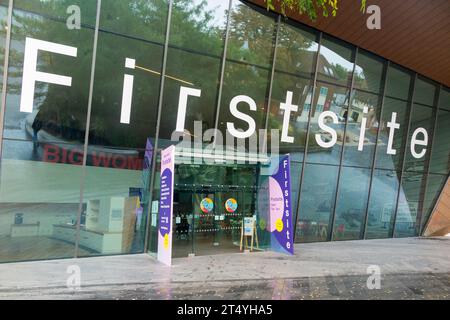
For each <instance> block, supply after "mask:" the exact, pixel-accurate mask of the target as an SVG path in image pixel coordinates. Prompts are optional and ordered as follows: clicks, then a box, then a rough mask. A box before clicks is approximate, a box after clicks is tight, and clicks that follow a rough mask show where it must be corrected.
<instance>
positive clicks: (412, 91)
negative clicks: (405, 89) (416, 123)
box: [389, 73, 417, 238]
mask: <svg viewBox="0 0 450 320" xmlns="http://www.w3.org/2000/svg"><path fill="white" fill-rule="evenodd" d="M416 80H417V73H415V74H414V77H413V78H412V80H411V84H410V87H409V98H410V99H409V115H408V127H407V128H406V131H405V132H406V135H405V138H404V141H403V143H404V146H405V148H404V150H403V158H402V165H401V169H400V170H401V172H400V181H399V184H398V192H397V204H396V206H395V213H394V225H393V227H392V231H391V232H390V234H389V237H390V238H394V237H395V229H396V226H397V215H398V208H399V202H400V194H401V191H402V188H403V178H404V173H405V163H406V155H407V154H408V139H409V131H410V130H411V121H412V114H413V109H414V99H415V97H414V96H415V93H416Z"/></svg>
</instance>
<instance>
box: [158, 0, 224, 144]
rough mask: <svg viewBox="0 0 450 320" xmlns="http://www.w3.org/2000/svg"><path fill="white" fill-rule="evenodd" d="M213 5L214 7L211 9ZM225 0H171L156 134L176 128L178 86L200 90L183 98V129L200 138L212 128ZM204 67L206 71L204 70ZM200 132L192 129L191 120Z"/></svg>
mask: <svg viewBox="0 0 450 320" xmlns="http://www.w3.org/2000/svg"><path fill="white" fill-rule="evenodd" d="M215 9H217V11H214V10H215ZM225 9H228V1H223V2H218V1H212V2H206V1H194V2H192V1H175V3H174V8H173V13H172V18H171V31H170V36H169V51H168V53H167V66H166V79H165V86H164V96H163V105H162V117H161V128H160V137H161V138H163V139H170V138H171V136H172V134H173V133H174V132H175V130H176V125H177V116H178V113H179V112H181V111H180V110H178V107H179V100H180V97H181V96H180V94H181V88H182V87H185V88H189V89H196V90H201V94H200V96H199V97H198V96H189V97H188V99H187V107H186V115H185V119H184V130H187V131H189V133H190V134H192V136H191V138H192V137H193V136H194V135H196V136H197V138H198V139H201V137H202V134H204V132H205V131H206V130H207V129H211V128H214V126H215V115H216V109H217V95H218V91H219V79H220V71H221V63H222V58H221V56H222V54H223V46H224V28H225V26H226V19H225ZM205 70H208V72H205ZM196 121H197V122H202V125H201V126H200V128H201V129H202V130H203V133H199V132H196V133H194V125H195V122H196Z"/></svg>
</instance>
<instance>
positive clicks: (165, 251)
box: [158, 146, 175, 266]
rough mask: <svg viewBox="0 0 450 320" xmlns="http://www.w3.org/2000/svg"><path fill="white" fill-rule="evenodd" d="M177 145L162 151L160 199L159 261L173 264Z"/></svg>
mask: <svg viewBox="0 0 450 320" xmlns="http://www.w3.org/2000/svg"><path fill="white" fill-rule="evenodd" d="M174 173H175V146H171V147H169V148H167V149H165V150H163V151H161V187H160V200H159V229H158V261H160V262H162V263H164V264H166V265H168V266H170V265H172V217H173V186H174Z"/></svg>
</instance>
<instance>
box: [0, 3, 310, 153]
mask: <svg viewBox="0 0 450 320" xmlns="http://www.w3.org/2000/svg"><path fill="white" fill-rule="evenodd" d="M73 3H74V1H73V0H60V1H39V2H38V1H31V2H27V3H26V4H25V5H22V6H26V7H23V9H26V10H27V11H23V10H19V9H16V10H14V21H13V28H12V40H13V42H14V43H17V44H19V45H18V46H17V47H15V48H12V49H11V51H10V68H9V78H10V79H12V78H15V79H20V77H21V76H22V69H23V65H22V64H23V48H22V47H23V45H24V43H25V38H26V37H33V38H36V39H41V40H46V41H52V42H57V43H61V44H65V45H70V46H74V47H77V48H78V56H77V58H76V59H72V58H70V57H66V56H62V55H57V54H50V53H46V52H44V51H42V52H40V53H39V62H38V69H39V70H42V71H45V72H49V73H54V74H60V75H70V76H71V77H72V78H73V81H72V87H71V88H66V87H61V86H57V85H47V84H43V83H37V89H36V97H35V99H36V101H39V105H38V109H39V118H40V119H43V121H44V122H46V124H45V123H44V128H45V129H46V130H49V131H50V133H52V134H54V135H57V136H60V137H61V138H64V139H66V140H78V141H79V142H82V141H83V138H84V132H85V123H86V113H87V105H88V93H89V82H90V81H89V78H90V72H91V62H92V51H93V37H94V28H93V24H94V21H95V18H94V17H95V5H94V4H95V2H94V1H93V2H89V3H88V4H85V3H84V2H82V5H81V7H82V12H85V13H86V15H88V16H87V17H85V15H83V17H82V18H83V19H82V23H83V28H82V30H68V29H67V27H66V20H65V19H66V18H67V14H66V9H67V7H68V6H70V5H72V4H73ZM21 8H22V7H21ZM31 12H37V13H46V14H47V15H49V14H50V15H53V16H54V17H56V18H52V19H50V18H44V17H43V16H41V15H39V14H35V13H31ZM46 17H48V16H46ZM213 17H214V15H213V12H212V11H209V10H208V9H207V1H206V0H203V1H201V2H195V3H193V2H192V1H190V0H177V1H175V3H174V7H173V13H172V25H171V28H172V30H171V35H170V46H171V50H173V51H172V52H174V50H176V49H175V48H174V47H177V48H183V50H180V52H181V51H183V52H184V53H183V54H178V55H177V54H174V55H173V56H171V54H170V51H169V60H170V61H169V64H171V72H173V74H172V75H173V76H179V77H181V78H183V79H184V80H187V81H189V82H192V83H193V84H194V86H196V87H197V86H200V87H201V89H202V92H203V93H204V94H203V97H207V96H208V95H209V92H210V93H211V95H214V93H215V92H216V91H217V81H218V77H217V79H213V78H214V75H212V73H211V72H210V71H211V68H210V66H212V65H216V64H217V65H219V63H220V55H221V54H222V51H223V39H224V29H225V26H224V25H222V26H220V25H212V23H211V22H212V21H213ZM166 22H167V1H165V0H155V1H148V0H129V1H112V2H106V1H105V2H103V6H102V12H101V21H100V28H101V31H100V34H99V44H98V54H97V62H96V73H95V82H94V95H93V107H92V117H91V132H90V142H91V143H95V144H107V145H112V146H126V147H131V148H137V147H143V146H144V145H143V144H144V143H145V141H146V138H147V137H146V135H148V133H149V132H152V130H153V128H149V122H151V123H154V122H155V116H156V107H157V100H158V95H159V87H158V86H159V77H158V75H150V74H147V73H144V72H142V71H141V70H134V71H129V70H126V69H125V68H124V61H125V58H126V57H132V58H134V59H136V62H137V64H138V65H140V66H143V67H146V68H148V69H151V70H153V71H156V72H160V68H161V60H162V50H163V46H162V44H163V41H164V34H165V28H166ZM231 29H232V30H231V36H230V42H229V47H228V56H229V58H230V59H235V60H236V57H239V58H238V60H240V63H233V62H231V61H230V62H227V65H226V73H227V75H228V77H227V75H226V76H225V79H226V83H225V84H224V98H225V97H226V98H231V97H233V96H235V95H237V94H246V95H249V96H251V97H254V98H255V100H258V105H259V108H258V114H257V115H256V117H257V118H258V119H263V118H264V116H265V115H264V113H265V110H264V109H263V108H262V106H263V105H264V104H265V103H266V102H265V100H266V97H267V88H268V83H269V80H270V77H269V76H270V65H271V63H272V61H271V60H272V56H273V49H274V36H275V21H274V20H273V19H271V18H268V17H266V16H264V15H262V14H260V13H257V12H256V11H254V10H253V9H251V8H249V7H248V6H246V5H243V4H239V5H237V6H235V8H234V9H233V12H232V13H231ZM115 33H117V34H115ZM120 34H127V35H130V36H132V37H133V39H131V38H130V37H127V36H121V35H120ZM311 44H312V41H311V40H310V39H308V38H307V37H305V36H304V35H303V34H301V33H300V32H296V31H294V30H293V29H291V28H281V33H280V50H279V57H278V60H277V61H280V63H281V62H282V63H283V64H284V67H283V69H288V68H289V67H290V65H293V64H296V62H298V61H299V60H300V62H303V60H305V61H306V60H307V61H309V58H311V59H312V55H310V54H309V52H308V51H307V48H309V47H310V46H311ZM184 48H188V50H185V49H184ZM281 48H283V50H281ZM0 54H2V57H3V53H1V52H0ZM298 56H301V57H303V56H304V57H306V58H305V59H303V58H301V59H299V58H298ZM302 59H303V60H302ZM206 61H209V62H206ZM246 62H252V64H254V65H249V64H246ZM180 70H184V74H179V73H181V71H180ZM128 71H129V72H130V73H133V75H135V76H136V80H135V89H134V92H133V113H135V114H137V115H139V119H138V121H133V122H132V124H131V125H130V126H120V125H119V119H120V103H121V95H122V86H123V75H124V73H125V72H127V73H128ZM302 71H303V69H302ZM208 72H210V73H211V75H209V76H208V77H207V79H208V81H205V73H208ZM210 79H213V80H212V81H211V80H210ZM286 79H288V78H286ZM177 85H178V86H179V84H178V83H177ZM276 85H277V86H278V87H279V88H280V90H282V91H283V90H287V89H288V88H289V87H290V86H292V83H290V82H289V80H285V79H283V80H280V81H279V83H277V84H276ZM178 86H177V87H174V88H178ZM20 90H21V81H9V86H8V93H9V94H20ZM174 90H175V89H174ZM177 93H178V90H175V93H173V94H170V95H169V97H168V99H169V100H170V101H169V103H166V104H165V106H167V105H170V106H172V105H173V104H174V101H175V100H177V98H178V95H177ZM209 100H213V98H211V99H209ZM228 102H229V100H227V101H226V100H224V101H223V104H227V103H228ZM14 107H16V106H14ZM212 107H214V105H209V104H208V105H202V110H203V109H204V108H212ZM236 121H238V120H236ZM257 121H259V120H257ZM274 121H276V122H278V120H274ZM274 126H275V124H274ZM272 127H273V126H272Z"/></svg>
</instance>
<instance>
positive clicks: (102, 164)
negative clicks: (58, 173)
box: [80, 149, 150, 256]
mask: <svg viewBox="0 0 450 320" xmlns="http://www.w3.org/2000/svg"><path fill="white" fill-rule="evenodd" d="M144 152H145V150H133V149H128V150H124V149H121V150H105V149H102V150H99V151H98V152H97V153H93V154H92V157H93V160H92V162H91V163H90V165H89V166H88V167H87V168H86V176H85V181H84V185H83V213H82V221H83V223H81V226H80V247H83V248H84V249H85V251H84V252H82V253H81V254H80V255H81V256H90V255H94V256H95V255H109V254H127V253H140V252H143V250H144V235H145V225H146V224H145V212H146V211H145V210H144V204H145V203H144V201H142V199H143V196H145V195H144V193H145V192H146V189H145V183H146V182H145V179H144V178H145V177H147V176H146V175H145V172H143V169H144V167H143V162H144V160H143V157H144ZM149 152H150V150H149Z"/></svg>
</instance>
